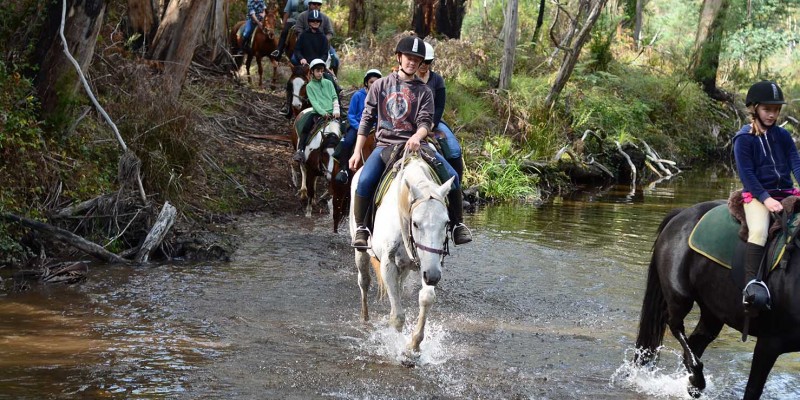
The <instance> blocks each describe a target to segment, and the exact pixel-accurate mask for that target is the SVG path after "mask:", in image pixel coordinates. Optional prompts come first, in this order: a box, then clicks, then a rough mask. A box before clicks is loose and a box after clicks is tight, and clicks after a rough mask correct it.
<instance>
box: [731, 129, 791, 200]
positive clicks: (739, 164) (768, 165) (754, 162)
mask: <svg viewBox="0 0 800 400" xmlns="http://www.w3.org/2000/svg"><path fill="white" fill-rule="evenodd" d="M750 129H751V126H750V125H745V126H743V127H742V129H740V130H739V132H737V133H736V136H734V137H733V155H734V157H735V158H736V169H737V170H738V171H739V179H741V180H742V184H743V185H744V191H745V192H750V193H751V194H752V195H753V197H755V198H757V199H758V200H759V201H760V202H762V203H763V202H764V201H765V200H767V199H768V198H769V197H770V194H769V191H776V190H791V189H792V188H793V187H794V184H793V183H792V173H794V177H795V178H796V179H797V180H798V181H800V155H798V153H797V147H796V146H795V144H794V140H793V139H792V136H791V135H790V134H789V132H788V131H787V130H786V129H783V128H781V127H779V126H777V125H773V126H771V127H769V129H767V131H766V132H765V133H764V134H763V135H761V136H756V135H752V134H750Z"/></svg>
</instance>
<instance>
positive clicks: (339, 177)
mask: <svg viewBox="0 0 800 400" xmlns="http://www.w3.org/2000/svg"><path fill="white" fill-rule="evenodd" d="M333 179H335V180H336V182H339V183H341V184H342V185H346V184H347V181H349V180H350V174H348V173H347V170H344V169H343V170H340V171H339V173H338V174H336V177H334V178H333Z"/></svg>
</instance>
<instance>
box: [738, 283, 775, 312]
mask: <svg viewBox="0 0 800 400" xmlns="http://www.w3.org/2000/svg"><path fill="white" fill-rule="evenodd" d="M751 285H755V286H753V288H754V289H753V292H752V293H749V294H748V292H747V289H748V288H750V286H751ZM759 287H760V288H763V289H764V290H763V292H762V291H760V290H758V288H759ZM764 294H766V297H765V296H764ZM742 304H743V305H744V306H745V308H747V307H756V308H757V309H759V310H769V309H771V308H772V298H771V296H770V293H769V288H767V285H766V284H765V283H764V282H763V281H758V280H755V279H753V280H751V281H750V282H747V285H745V287H744V289H743V290H742Z"/></svg>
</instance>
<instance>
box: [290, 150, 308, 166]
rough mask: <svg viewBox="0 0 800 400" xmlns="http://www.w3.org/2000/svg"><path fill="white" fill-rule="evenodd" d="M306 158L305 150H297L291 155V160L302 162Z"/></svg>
mask: <svg viewBox="0 0 800 400" xmlns="http://www.w3.org/2000/svg"><path fill="white" fill-rule="evenodd" d="M305 160H306V157H305V152H304V151H303V150H297V151H295V152H294V155H292V161H294V162H299V163H302V162H304V161H305Z"/></svg>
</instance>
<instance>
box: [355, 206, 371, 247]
mask: <svg viewBox="0 0 800 400" xmlns="http://www.w3.org/2000/svg"><path fill="white" fill-rule="evenodd" d="M370 201H371V199H370V198H369V197H364V196H359V195H355V197H354V198H353V220H354V221H355V223H356V227H357V228H356V235H355V238H353V247H355V248H356V249H358V250H359V251H364V250H366V249H368V248H369V235H370V234H369V229H368V228H367V226H366V225H365V224H364V220H365V219H366V216H367V211H368V210H369V203H370Z"/></svg>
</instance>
